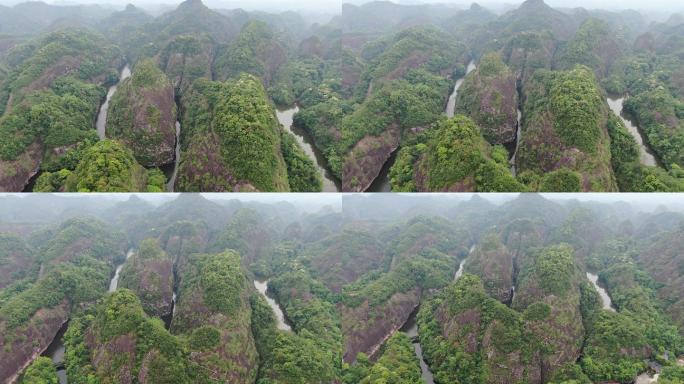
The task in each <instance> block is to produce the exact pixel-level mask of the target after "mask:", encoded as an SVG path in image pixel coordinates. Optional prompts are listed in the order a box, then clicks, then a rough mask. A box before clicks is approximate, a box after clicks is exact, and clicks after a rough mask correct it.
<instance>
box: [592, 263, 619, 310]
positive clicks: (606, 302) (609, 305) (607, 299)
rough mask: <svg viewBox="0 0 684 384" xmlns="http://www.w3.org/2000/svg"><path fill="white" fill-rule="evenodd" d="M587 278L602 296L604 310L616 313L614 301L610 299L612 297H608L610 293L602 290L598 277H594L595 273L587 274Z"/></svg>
mask: <svg viewBox="0 0 684 384" xmlns="http://www.w3.org/2000/svg"><path fill="white" fill-rule="evenodd" d="M587 278H588V279H589V281H591V283H592V284H594V287H596V290H597V291H598V293H599V295H600V296H601V301H602V302H603V309H607V310H609V311H613V312H615V308H613V301H612V300H611V299H610V296H608V292H607V291H606V290H605V289H603V288H601V286H600V285H599V284H598V276H597V275H594V274H593V273H589V272H587Z"/></svg>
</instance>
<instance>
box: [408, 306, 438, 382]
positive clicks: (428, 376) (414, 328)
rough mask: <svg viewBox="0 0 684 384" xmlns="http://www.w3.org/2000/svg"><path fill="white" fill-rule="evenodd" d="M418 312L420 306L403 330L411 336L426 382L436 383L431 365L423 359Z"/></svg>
mask: <svg viewBox="0 0 684 384" xmlns="http://www.w3.org/2000/svg"><path fill="white" fill-rule="evenodd" d="M417 314H418V308H416V310H414V311H413V313H411V316H410V317H409V319H408V320H407V321H406V323H405V324H404V326H403V327H401V331H402V332H405V333H406V334H407V335H408V337H409V338H411V340H412V341H413V350H414V351H415V352H416V357H417V358H418V362H419V363H420V372H421V376H422V377H423V380H424V381H425V383H426V384H435V378H434V376H433V375H432V372H431V371H430V367H429V366H428V365H427V363H426V362H425V359H423V348H422V347H421V346H420V342H419V341H418V324H417V323H416V315H417Z"/></svg>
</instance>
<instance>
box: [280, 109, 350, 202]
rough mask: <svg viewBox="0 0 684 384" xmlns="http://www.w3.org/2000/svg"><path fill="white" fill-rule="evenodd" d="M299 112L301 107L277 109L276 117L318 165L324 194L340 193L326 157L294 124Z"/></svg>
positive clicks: (308, 136)
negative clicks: (296, 114) (295, 116)
mask: <svg viewBox="0 0 684 384" xmlns="http://www.w3.org/2000/svg"><path fill="white" fill-rule="evenodd" d="M297 112H299V107H297V106H295V107H294V108H290V109H285V110H278V109H276V116H277V117H278V121H279V122H280V124H282V126H283V128H285V130H286V131H288V132H290V133H291V134H293V135H294V137H295V139H297V143H299V146H300V147H301V148H302V150H304V153H306V155H307V156H309V158H310V159H311V160H312V161H313V162H314V164H315V165H316V168H317V169H318V172H319V173H320V175H321V178H322V179H323V192H339V191H340V190H341V188H342V187H341V185H340V183H339V182H338V181H337V180H336V178H335V177H334V176H333V175H332V173H331V172H330V171H329V170H328V168H327V162H326V160H325V157H324V156H323V154H322V153H321V151H319V150H318V148H316V146H315V145H314V142H313V139H312V138H311V136H310V135H309V133H308V132H306V131H304V130H303V129H301V128H297V127H295V126H294V125H293V124H292V122H293V120H294V115H295V113H297Z"/></svg>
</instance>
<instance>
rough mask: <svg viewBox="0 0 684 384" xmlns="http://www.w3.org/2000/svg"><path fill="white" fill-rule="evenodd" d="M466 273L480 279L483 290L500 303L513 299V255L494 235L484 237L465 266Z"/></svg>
mask: <svg viewBox="0 0 684 384" xmlns="http://www.w3.org/2000/svg"><path fill="white" fill-rule="evenodd" d="M466 272H469V273H473V274H476V275H479V276H481V277H482V280H483V281H484V286H485V290H486V291H487V293H488V294H489V295H490V296H492V297H493V298H495V299H497V300H499V301H500V302H502V303H510V301H511V300H512V299H513V289H512V287H513V254H512V253H511V252H510V251H509V250H508V249H507V248H506V247H505V246H504V245H503V244H501V241H500V240H499V236H498V235H496V234H490V235H487V236H485V237H484V238H483V239H482V240H481V241H480V243H479V244H478V246H477V248H476V249H475V250H474V252H473V253H472V254H471V255H470V258H469V259H468V263H467V264H466Z"/></svg>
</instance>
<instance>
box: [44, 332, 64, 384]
mask: <svg viewBox="0 0 684 384" xmlns="http://www.w3.org/2000/svg"><path fill="white" fill-rule="evenodd" d="M67 328H69V322H68V321H67V322H66V323H64V325H62V328H60V329H59V332H57V335H55V338H54V339H53V340H52V343H50V345H49V346H48V347H47V349H46V350H45V352H43V353H42V354H41V356H45V357H49V358H50V359H52V362H53V363H54V364H55V367H56V368H57V378H58V379H59V384H66V383H67V375H66V368H65V367H64V353H65V352H66V348H65V347H64V340H63V338H64V333H66V331H67Z"/></svg>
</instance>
